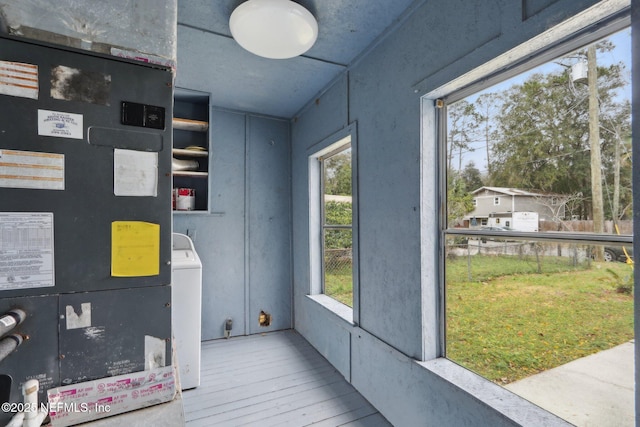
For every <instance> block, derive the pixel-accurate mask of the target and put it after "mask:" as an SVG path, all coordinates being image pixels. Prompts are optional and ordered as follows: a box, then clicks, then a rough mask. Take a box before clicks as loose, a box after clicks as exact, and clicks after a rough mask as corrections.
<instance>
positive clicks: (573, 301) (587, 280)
mask: <svg viewBox="0 0 640 427" xmlns="http://www.w3.org/2000/svg"><path fill="white" fill-rule="evenodd" d="M472 259H473V261H472V263H473V265H472V266H471V275H472V280H471V281H469V280H468V265H467V258H466V257H460V258H458V259H455V260H449V261H448V262H447V272H446V275H447V289H446V304H447V308H446V313H447V319H446V333H447V339H446V342H447V357H448V358H449V359H452V360H454V361H456V362H457V363H459V364H461V365H463V366H465V367H467V368H469V369H471V370H473V371H475V372H477V373H479V374H480V375H482V376H484V377H486V378H489V379H490V380H492V381H495V382H497V383H501V384H506V383H510V382H512V381H516V380H518V379H521V378H524V377H528V376H530V375H533V374H535V373H538V372H541V371H544V370H547V369H550V368H553V367H556V366H559V365H562V364H564V363H567V362H569V361H572V360H575V359H577V358H580V357H583V356H587V355H589V354H592V353H596V352H598V351H601V350H605V349H608V348H611V347H614V346H616V345H619V344H622V343H624V342H626V341H629V340H630V339H632V338H633V296H632V295H628V294H624V293H620V292H617V290H616V289H617V287H618V286H619V285H620V284H621V283H620V282H621V281H629V280H631V275H632V270H631V268H630V267H629V266H628V265H626V264H623V263H615V262H614V263H606V264H605V263H602V264H600V263H588V264H587V263H584V264H582V265H578V266H574V265H572V263H571V262H570V260H568V259H567V258H562V257H545V258H544V262H543V266H544V268H543V273H541V274H540V273H536V272H537V271H538V264H537V262H536V261H535V260H533V261H531V260H528V261H527V260H521V259H519V258H518V257H515V256H511V257H509V256H501V257H497V256H481V255H476V256H474V257H472Z"/></svg>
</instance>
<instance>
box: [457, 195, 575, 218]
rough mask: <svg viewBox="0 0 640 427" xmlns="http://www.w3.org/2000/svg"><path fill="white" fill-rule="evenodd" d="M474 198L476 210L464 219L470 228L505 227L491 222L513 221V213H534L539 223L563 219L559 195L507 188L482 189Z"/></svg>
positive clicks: (562, 207)
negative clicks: (500, 219)
mask: <svg viewBox="0 0 640 427" xmlns="http://www.w3.org/2000/svg"><path fill="white" fill-rule="evenodd" d="M472 195H473V204H474V209H473V211H471V212H470V213H469V214H467V215H466V216H465V217H464V219H465V222H467V221H468V223H469V226H471V227H475V226H478V227H480V226H487V225H505V224H504V223H502V224H494V222H495V220H490V218H510V217H513V213H514V212H535V213H537V214H538V219H539V220H540V221H554V220H558V219H559V218H560V219H563V218H564V206H561V205H559V204H558V203H557V202H556V200H558V196H557V195H549V194H542V193H536V192H531V191H527V190H520V189H517V188H506V187H480V188H478V189H477V190H475V191H473V192H472ZM510 225H512V224H510Z"/></svg>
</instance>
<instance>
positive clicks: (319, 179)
mask: <svg viewBox="0 0 640 427" xmlns="http://www.w3.org/2000/svg"><path fill="white" fill-rule="evenodd" d="M356 129H357V127H356V123H352V124H351V125H349V126H347V127H345V128H344V129H342V130H340V131H338V132H336V133H335V134H333V135H331V136H329V137H327V138H326V139H324V140H322V141H320V142H319V143H317V144H315V145H313V146H312V147H310V148H309V149H308V150H307V155H308V160H309V167H308V171H309V267H310V268H309V271H310V286H309V294H308V295H309V297H310V298H311V299H313V300H314V301H316V302H318V303H319V304H321V305H322V306H324V307H325V308H327V309H328V310H330V311H332V312H334V313H335V314H337V315H338V316H339V317H341V318H343V319H344V320H346V321H347V322H349V323H351V324H353V325H356V324H357V323H358V320H359V316H358V313H359V308H360V304H359V300H360V298H359V295H360V292H359V262H358V259H359V257H358V253H359V252H358V242H359V239H358V196H357V194H358V166H357V165H358V161H357V159H358V150H357V146H358V144H357V133H356ZM347 138H350V144H351V191H352V195H351V211H352V223H351V230H352V231H351V233H352V234H351V236H352V239H353V242H352V268H353V276H352V284H353V285H352V286H353V301H352V302H353V306H352V307H349V306H347V305H345V304H342V303H341V302H339V301H337V300H335V299H333V298H331V297H330V296H328V295H325V294H324V293H323V292H324V271H323V270H324V262H323V246H324V241H323V220H324V217H323V207H324V204H323V202H322V199H323V176H322V167H321V162H320V160H321V158H322V157H323V156H327V155H328V154H330V153H332V152H334V151H336V150H337V149H338V148H339V147H341V146H343V145H345V143H346V139H347Z"/></svg>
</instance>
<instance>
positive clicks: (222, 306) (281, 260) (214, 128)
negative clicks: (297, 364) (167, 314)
mask: <svg viewBox="0 0 640 427" xmlns="http://www.w3.org/2000/svg"><path fill="white" fill-rule="evenodd" d="M189 83H190V82H189V81H185V80H184V79H183V80H179V86H180V87H185V88H188V87H189ZM210 138H211V140H210V146H211V156H210V160H209V197H210V201H209V205H210V211H209V212H205V213H200V212H199V213H191V212H190V213H174V220H173V229H174V232H177V233H184V234H189V235H191V236H192V238H193V240H194V244H195V246H196V250H197V252H198V254H199V256H200V258H201V261H202V284H203V291H202V339H203V340H210V339H216V338H222V337H223V336H224V323H225V321H226V319H227V318H232V319H233V331H232V336H233V335H246V334H252V333H259V332H266V331H271V330H278V329H288V328H291V327H292V315H291V306H292V304H291V295H292V293H291V231H290V213H291V209H290V194H291V189H290V176H291V173H290V164H291V163H290V156H291V154H290V152H291V150H290V143H289V123H288V122H286V121H283V120H279V119H273V118H265V117H257V116H253V115H248V114H244V113H237V112H232V111H226V110H221V109H218V108H215V107H214V108H213V109H212V111H211V123H210ZM261 310H264V311H265V312H268V313H269V314H271V315H272V323H271V325H270V326H269V327H261V326H259V325H258V320H257V318H258V315H259V313H260V311H261Z"/></svg>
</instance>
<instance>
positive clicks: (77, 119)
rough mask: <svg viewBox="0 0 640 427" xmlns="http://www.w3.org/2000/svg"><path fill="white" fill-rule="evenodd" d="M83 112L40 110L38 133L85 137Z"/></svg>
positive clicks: (63, 136) (74, 137)
mask: <svg viewBox="0 0 640 427" xmlns="http://www.w3.org/2000/svg"><path fill="white" fill-rule="evenodd" d="M82 120H83V116H82V114H73V113H63V112H61V111H51V110H38V135H41V136H54V137H56V138H71V139H84V128H83V123H82Z"/></svg>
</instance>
